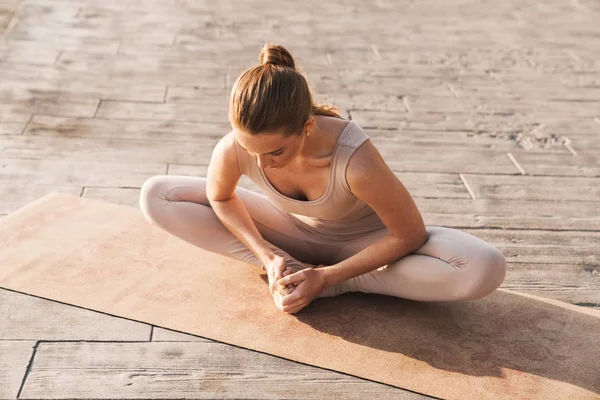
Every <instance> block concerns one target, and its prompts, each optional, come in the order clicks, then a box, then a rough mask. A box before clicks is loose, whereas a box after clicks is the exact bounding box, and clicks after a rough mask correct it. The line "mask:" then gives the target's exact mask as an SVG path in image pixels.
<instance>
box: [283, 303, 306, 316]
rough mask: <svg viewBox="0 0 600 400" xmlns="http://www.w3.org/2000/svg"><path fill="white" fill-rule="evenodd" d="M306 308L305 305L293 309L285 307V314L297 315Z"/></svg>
mask: <svg viewBox="0 0 600 400" xmlns="http://www.w3.org/2000/svg"><path fill="white" fill-rule="evenodd" d="M304 307H305V304H298V305H296V306H293V307H284V308H283V312H285V313H288V314H295V313H297V312H298V311H300V310H302V309H303V308H304Z"/></svg>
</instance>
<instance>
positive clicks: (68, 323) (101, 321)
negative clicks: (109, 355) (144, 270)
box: [0, 271, 150, 387]
mask: <svg viewBox="0 0 600 400" xmlns="http://www.w3.org/2000/svg"><path fill="white" fill-rule="evenodd" d="M99 273H100V275H101V271H99ZM49 284H50V282H49ZM0 304H2V307H0V316H2V325H0V344H2V343H3V341H4V340H24V339H31V338H33V339H37V340H119V341H148V340H150V325H147V324H144V323H140V322H136V321H130V320H128V319H125V318H119V317H113V316H111V315H106V314H104V313H100V312H95V311H91V310H86V309H83V308H80V307H73V306H71V305H68V304H61V303H58V302H55V301H50V300H46V299H41V298H38V297H35V296H30V295H27V294H22V293H18V292H13V291H10V290H5V289H2V288H0ZM1 359H2V357H0V360H1ZM0 387H1V385H0Z"/></svg>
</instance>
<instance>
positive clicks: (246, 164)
mask: <svg viewBox="0 0 600 400" xmlns="http://www.w3.org/2000/svg"><path fill="white" fill-rule="evenodd" d="M233 143H235V152H236V154H237V160H238V165H239V167H240V172H241V173H242V175H249V170H250V168H251V166H250V162H251V161H253V159H252V157H249V154H248V152H246V151H244V149H242V148H241V147H240V145H239V144H238V142H237V140H235V139H234V140H233Z"/></svg>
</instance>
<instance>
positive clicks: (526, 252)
mask: <svg viewBox="0 0 600 400" xmlns="http://www.w3.org/2000/svg"><path fill="white" fill-rule="evenodd" d="M461 230H463V231H465V232H467V233H469V234H471V235H473V236H475V237H478V238H480V239H482V240H484V241H486V242H488V243H491V244H492V245H494V246H496V247H497V248H498V249H499V250H501V251H502V252H503V254H504V256H505V258H506V260H507V262H511V263H531V264H567V263H568V264H576V265H583V264H585V265H594V264H596V263H598V261H600V248H599V247H598V243H600V232H571V231H563V232H557V231H543V230H539V231H538V230H508V229H506V230H505V229H470V228H468V229H466V228H463V229H461Z"/></svg>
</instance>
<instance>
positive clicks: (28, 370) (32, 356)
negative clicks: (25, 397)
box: [17, 340, 41, 399]
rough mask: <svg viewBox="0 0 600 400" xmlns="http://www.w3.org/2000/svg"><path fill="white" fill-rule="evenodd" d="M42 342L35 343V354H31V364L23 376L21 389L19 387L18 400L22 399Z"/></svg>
mask: <svg viewBox="0 0 600 400" xmlns="http://www.w3.org/2000/svg"><path fill="white" fill-rule="evenodd" d="M40 344H41V341H39V340H38V341H36V342H35V346H33V353H31V358H30V359H29V364H27V370H26V371H25V376H23V381H22V382H21V387H19V392H18V393H17V399H18V398H20V397H21V392H22V391H23V388H24V387H25V381H26V380H27V377H28V376H29V373H30V372H31V369H32V368H33V360H34V358H35V354H36V353H37V349H38V347H39V346H40Z"/></svg>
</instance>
